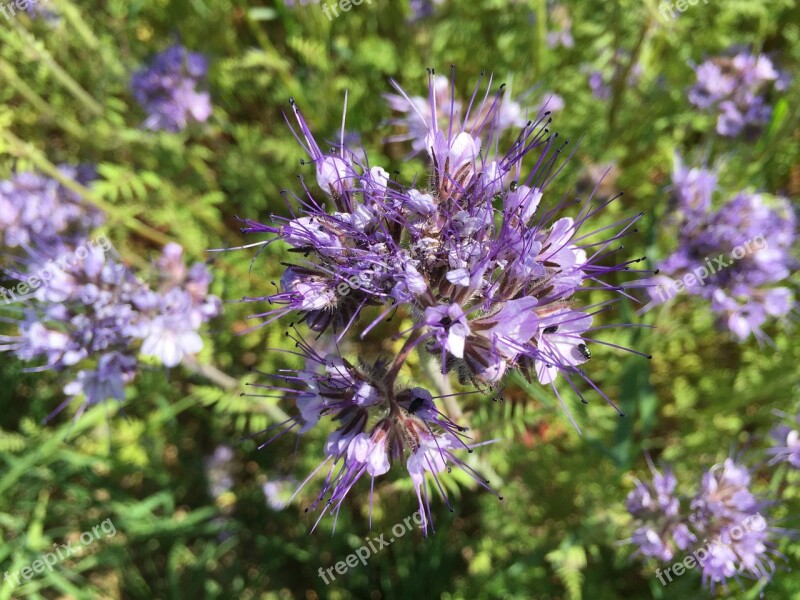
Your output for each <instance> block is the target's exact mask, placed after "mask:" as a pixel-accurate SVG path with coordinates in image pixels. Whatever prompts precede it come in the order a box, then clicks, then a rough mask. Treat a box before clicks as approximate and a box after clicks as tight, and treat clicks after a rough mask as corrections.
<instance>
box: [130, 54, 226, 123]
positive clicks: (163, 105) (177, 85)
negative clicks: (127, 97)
mask: <svg viewBox="0 0 800 600" xmlns="http://www.w3.org/2000/svg"><path fill="white" fill-rule="evenodd" d="M207 71H208V62H207V61H206V59H205V57H204V56H203V55H202V54H198V53H196V52H189V51H188V50H187V49H186V48H184V47H182V46H179V45H175V46H172V47H171V48H168V49H167V50H165V51H164V52H161V53H160V54H157V55H156V56H155V58H154V59H153V61H152V62H151V64H150V65H149V66H148V67H147V68H145V69H142V70H141V71H138V72H137V73H135V74H134V75H133V77H132V78H131V88H132V90H133V94H134V97H135V98H136V101H137V102H138V103H139V104H140V105H141V106H142V108H143V109H144V110H145V112H147V115H148V117H147V119H146V120H145V122H144V127H145V128H147V129H154V130H158V129H163V130H165V131H171V132H177V131H182V130H183V129H185V128H186V127H187V125H188V124H189V123H192V122H195V123H204V122H205V121H206V120H207V119H208V117H209V116H211V99H210V96H209V94H208V92H202V91H199V90H198V88H199V87H202V86H203V85H204V82H205V77H206V73H207Z"/></svg>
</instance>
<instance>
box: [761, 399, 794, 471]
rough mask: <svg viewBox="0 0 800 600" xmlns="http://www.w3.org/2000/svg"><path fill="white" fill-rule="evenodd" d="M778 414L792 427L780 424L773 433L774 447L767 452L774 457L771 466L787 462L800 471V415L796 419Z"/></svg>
mask: <svg viewBox="0 0 800 600" xmlns="http://www.w3.org/2000/svg"><path fill="white" fill-rule="evenodd" d="M777 414H778V415H779V416H781V417H784V418H785V419H786V420H787V421H789V422H790V423H791V425H785V424H780V425H778V426H776V427H775V428H773V430H772V431H771V436H772V438H773V440H774V445H773V447H772V448H770V449H769V450H767V453H768V454H771V455H772V460H771V461H770V464H776V463H781V462H785V463H788V464H789V465H790V466H791V467H792V468H794V469H800V413H798V414H797V415H796V416H794V417H790V416H789V415H787V414H786V413H783V412H780V413H777Z"/></svg>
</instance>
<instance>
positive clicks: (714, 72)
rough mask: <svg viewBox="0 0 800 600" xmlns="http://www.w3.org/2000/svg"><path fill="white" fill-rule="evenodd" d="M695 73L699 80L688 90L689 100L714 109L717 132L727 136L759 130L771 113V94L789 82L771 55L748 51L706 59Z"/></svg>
mask: <svg viewBox="0 0 800 600" xmlns="http://www.w3.org/2000/svg"><path fill="white" fill-rule="evenodd" d="M695 73H696V75H697V83H695V85H694V86H693V87H692V88H691V89H690V90H689V101H690V102H691V103H692V104H693V105H695V106H696V107H698V108H701V109H709V110H713V111H715V112H716V113H717V115H718V116H717V133H719V134H720V135H724V136H727V137H736V136H738V135H739V134H740V133H742V132H745V133H757V132H758V131H759V130H760V128H761V126H762V125H764V124H765V123H767V122H768V121H769V119H770V116H771V115H772V108H771V107H770V105H769V104H768V103H767V95H768V93H769V92H770V91H771V90H772V89H775V90H783V89H785V88H786V86H787V83H788V81H787V79H786V76H785V75H783V74H781V73H780V72H778V71H777V70H776V69H775V67H774V66H773V64H772V61H771V60H770V59H769V58H768V57H766V56H765V55H763V54H759V55H753V54H749V53H746V52H740V53H738V54H736V55H735V56H734V57H733V58H730V57H715V58H711V59H709V60H706V61H705V62H703V63H702V64H700V65H699V66H698V67H697V68H696V69H695Z"/></svg>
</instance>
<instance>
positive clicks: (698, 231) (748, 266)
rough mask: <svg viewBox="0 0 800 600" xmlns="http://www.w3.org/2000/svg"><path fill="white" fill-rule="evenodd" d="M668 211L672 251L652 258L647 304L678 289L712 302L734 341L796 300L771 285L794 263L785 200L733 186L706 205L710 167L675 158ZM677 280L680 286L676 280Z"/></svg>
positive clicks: (712, 177) (712, 182)
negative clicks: (674, 234) (655, 272)
mask: <svg viewBox="0 0 800 600" xmlns="http://www.w3.org/2000/svg"><path fill="white" fill-rule="evenodd" d="M672 180H673V196H674V198H673V208H674V211H673V214H674V215H675V221H676V223H675V226H676V227H677V229H678V250H676V251H675V252H674V253H673V254H671V255H670V256H668V257H667V258H666V259H664V260H663V261H661V262H660V263H659V264H658V267H659V270H660V275H659V276H658V277H656V278H654V280H653V281H654V283H656V284H657V285H656V286H655V287H652V288H650V290H649V292H650V295H651V298H652V302H651V304H650V305H648V306H647V307H645V308H649V307H650V306H652V305H654V304H659V303H662V302H665V301H667V300H669V299H671V298H673V297H674V296H675V295H676V294H677V293H679V292H680V291H681V289H682V288H683V289H685V290H686V292H688V293H689V294H694V295H698V296H702V297H703V298H706V299H707V300H709V301H710V302H711V308H712V310H714V311H715V312H717V313H718V314H719V317H720V321H721V322H722V323H723V324H724V325H725V326H726V327H727V328H728V329H730V331H731V332H732V333H734V335H736V337H737V338H739V339H740V340H745V339H747V338H748V337H749V336H750V334H751V333H752V334H754V335H755V336H756V337H758V338H759V339H763V338H764V337H765V334H764V333H763V331H762V329H761V327H762V325H763V324H764V323H765V322H766V321H767V319H768V318H769V317H782V316H785V315H787V314H789V313H790V312H791V311H792V309H793V307H794V306H795V301H794V296H793V294H792V291H791V290H790V289H789V288H788V287H785V286H777V287H775V284H777V283H781V282H784V281H785V280H787V279H788V277H789V275H790V274H791V273H792V272H793V271H794V270H796V269H797V265H796V261H795V259H794V258H793V257H792V248H793V246H794V244H795V239H796V219H795V215H794V212H793V210H792V206H791V204H790V203H789V202H788V200H786V199H783V198H770V197H768V196H767V195H764V194H751V193H746V192H739V193H738V194H736V195H735V196H734V197H733V198H731V199H730V200H728V201H727V202H725V203H724V204H723V205H722V206H720V207H719V208H718V209H716V210H715V209H713V208H712V194H713V193H714V192H715V190H716V187H717V176H716V173H714V172H713V171H709V170H707V169H701V168H692V169H689V168H687V167H685V166H684V165H683V164H682V162H681V160H680V158H676V166H675V171H674V173H673V177H672ZM679 282H681V283H680V285H679Z"/></svg>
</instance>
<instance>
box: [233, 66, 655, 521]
mask: <svg viewBox="0 0 800 600" xmlns="http://www.w3.org/2000/svg"><path fill="white" fill-rule="evenodd" d="M395 87H396V89H397V90H398V92H399V93H398V95H395V96H390V97H389V101H390V104H391V105H392V108H394V109H395V110H396V111H399V112H405V114H406V115H407V119H404V120H403V121H402V122H403V123H406V121H408V123H407V125H408V127H409V131H410V132H413V133H412V135H410V136H409V137H408V138H407V139H410V140H411V142H412V146H413V148H414V149H415V150H418V151H421V150H424V151H425V155H426V158H427V160H428V165H429V173H430V177H429V178H425V179H424V180H423V181H424V183H420V182H416V181H415V182H414V183H412V184H410V185H404V184H403V183H401V182H399V181H397V180H393V179H391V178H389V176H388V174H387V173H386V171H385V170H384V169H382V168H381V167H380V166H379V165H376V164H372V163H370V162H369V161H368V160H367V159H366V157H363V156H362V155H359V154H355V153H353V152H350V151H348V149H347V148H346V147H345V145H344V144H343V143H341V140H342V138H343V136H344V127H343V130H342V133H341V134H340V136H339V139H340V143H339V144H338V145H337V146H335V147H334V148H333V150H332V151H331V152H330V153H324V152H322V150H321V148H320V146H319V144H318V143H317V141H316V139H315V138H314V135H313V134H312V133H311V130H310V128H309V127H308V124H307V122H306V119H305V117H304V116H303V114H302V113H301V111H300V109H299V108H298V107H297V106H296V105H295V104H294V103H293V104H292V107H293V112H294V116H295V119H296V121H297V131H296V132H295V133H296V135H297V138H298V139H299V140H300V141H301V143H302V144H303V146H304V149H305V150H306V151H307V153H308V155H309V156H310V158H311V162H312V164H313V166H314V170H315V175H316V183H317V188H318V189H316V188H315V189H314V190H312V189H309V188H305V189H304V194H303V197H302V198H301V199H299V200H300V206H299V208H296V207H294V206H290V207H288V208H289V210H288V214H290V215H291V216H290V217H280V216H273V217H272V220H271V222H269V223H266V224H263V223H259V222H257V221H253V220H245V221H244V224H245V227H244V229H243V231H244V232H246V233H259V234H268V235H269V236H270V237H269V238H268V239H267V240H266V241H264V242H263V243H264V245H266V244H271V243H275V242H276V241H280V242H283V244H285V245H286V246H288V251H289V252H290V253H292V255H293V256H294V257H295V260H293V261H289V262H287V263H285V271H284V273H283V276H282V278H281V285H280V288H279V289H278V290H277V291H273V290H268V291H267V292H265V293H264V295H263V296H260V297H252V298H248V299H247V300H248V301H255V300H263V301H265V302H266V303H267V305H268V308H267V310H266V312H263V313H260V314H255V315H253V317H254V318H258V319H261V320H263V324H264V325H266V324H268V323H272V322H273V321H274V320H276V319H278V318H281V317H283V316H285V315H289V314H294V315H295V317H296V318H295V321H294V322H295V323H305V324H306V325H307V326H308V327H309V328H310V329H311V330H313V331H314V332H317V333H319V334H324V333H330V334H333V335H334V336H335V338H334V340H335V341H336V342H337V344H338V342H341V341H342V340H344V338H345V336H347V335H348V334H350V335H351V336H352V337H355V336H356V335H358V336H360V337H361V338H364V337H366V336H368V335H369V334H370V332H372V331H373V329H375V328H376V327H378V326H379V325H381V324H382V323H385V322H387V321H393V322H395V323H397V322H398V321H401V320H403V322H406V323H408V327H407V328H406V329H405V330H404V331H402V332H398V333H397V335H396V336H395V337H396V338H397V339H400V338H405V341H404V343H403V345H402V348H400V349H399V350H398V351H397V352H396V353H395V354H394V356H392V357H390V358H387V359H384V358H380V359H377V360H376V359H374V358H373V359H370V360H366V359H364V358H363V357H361V358H360V359H359V360H346V359H345V357H344V356H341V355H339V351H338V346H337V350H336V351H335V352H334V351H333V350H331V351H330V352H326V353H321V352H320V353H318V352H317V350H316V349H314V348H312V347H311V346H310V345H309V344H307V343H306V342H304V341H303V339H302V338H301V337H300V336H299V334H297V333H296V332H295V335H293V334H292V333H291V332H290V333H289V335H290V336H291V337H292V339H294V341H295V343H296V344H297V347H298V348H300V349H301V351H302V352H301V354H303V355H304V356H305V357H306V359H307V361H308V363H309V364H308V365H307V366H306V368H305V369H303V370H300V371H297V372H293V373H290V374H288V375H287V374H284V373H278V374H275V375H272V377H275V378H276V379H278V380H279V381H280V382H281V385H277V386H271V385H266V384H265V385H263V386H262V387H264V388H267V389H272V390H275V391H278V392H279V393H283V394H287V395H289V396H290V397H293V398H294V399H295V401H296V404H297V409H298V411H299V414H298V415H297V416H296V417H294V418H293V419H291V420H290V421H288V422H287V423H284V424H282V425H283V427H284V429H283V432H282V433H279V434H277V435H278V436H280V435H283V434H284V433H285V432H286V431H289V430H294V429H297V430H299V431H300V432H301V433H302V432H305V431H307V430H309V429H310V428H312V427H314V426H316V425H317V424H318V423H319V422H321V421H324V420H325V418H326V417H330V418H332V419H334V420H335V421H336V423H337V429H336V431H334V433H333V434H331V436H330V437H329V438H328V442H327V444H326V450H325V454H326V458H325V460H324V461H323V465H322V466H321V467H320V470H323V472H327V473H328V474H327V475H326V478H325V482H324V484H323V489H322V492H321V494H320V495H319V497H318V499H317V501H316V502H314V503H313V504H312V507H311V508H314V509H316V508H319V507H320V506H322V503H323V498H325V505H324V507H323V508H322V511H321V512H322V514H325V513H326V511H328V510H331V511H333V512H337V511H338V510H339V508H340V506H341V503H342V501H343V499H344V497H345V495H346V494H347V493H348V492H349V490H350V489H352V487H353V486H354V485H355V484H356V483H357V481H358V480H360V479H361V478H362V477H365V476H369V477H370V479H374V478H376V477H378V476H382V475H384V473H386V471H387V469H389V468H390V467H391V465H392V464H394V463H395V462H397V461H398V460H399V459H401V458H403V459H404V460H406V466H407V468H408V474H409V475H410V477H411V479H412V483H413V485H414V487H415V489H416V493H417V496H418V499H419V501H420V506H421V508H422V509H424V510H423V511H422V513H423V514H428V516H430V507H429V499H428V491H427V490H428V485H427V483H426V482H427V481H429V480H430V479H433V480H435V481H437V482H438V478H439V477H440V476H441V474H442V473H443V472H445V471H446V470H447V468H446V466H447V465H451V464H455V465H458V466H461V467H463V468H465V470H466V471H467V472H469V473H474V471H471V470H470V469H469V468H466V467H465V465H464V464H463V463H462V462H460V459H459V458H458V451H459V450H463V449H471V446H470V445H468V444H467V443H466V442H464V440H463V439H462V438H463V437H464V436H463V432H464V431H465V430H463V429H462V428H460V427H458V426H456V425H455V424H453V423H452V422H450V421H449V420H448V419H447V418H446V417H445V416H444V415H443V414H441V413H439V412H438V410H436V407H435V404H434V402H433V399H432V396H431V394H430V393H428V392H426V391H424V388H417V387H412V388H410V389H409V388H407V387H405V386H401V385H399V384H398V383H397V381H398V375H399V373H400V371H401V370H402V368H403V366H404V365H405V363H406V360H407V359H408V357H409V356H410V355H411V353H412V352H414V351H415V350H423V351H426V352H428V353H431V354H433V355H434V356H436V357H437V358H438V359H440V368H441V370H442V372H443V373H450V372H455V373H456V374H457V375H458V378H459V380H460V381H461V382H462V383H464V384H467V383H472V384H473V385H475V386H477V387H479V388H480V389H486V388H489V389H495V390H496V389H499V388H500V387H501V386H502V385H503V378H504V377H505V376H506V374H508V373H509V372H510V371H512V370H515V369H516V370H519V371H520V372H521V373H522V374H523V375H524V376H525V377H527V378H528V379H532V378H533V377H534V376H537V377H538V378H539V381H540V382H541V383H543V384H546V385H550V386H552V387H553V388H554V390H555V382H556V381H557V379H558V377H559V376H562V377H563V378H564V379H566V385H568V386H569V387H570V389H573V390H575V391H576V393H578V395H579V397H580V392H578V389H577V385H576V384H575V382H574V380H576V379H582V380H585V381H586V382H587V383H588V384H589V385H590V386H591V387H592V388H593V389H595V390H596V389H597V388H596V386H595V385H594V384H593V383H592V382H591V381H590V380H589V378H588V376H587V375H586V373H585V371H584V370H583V368H582V365H584V364H585V363H586V362H587V361H589V360H590V358H591V351H590V349H589V347H588V345H589V344H591V343H594V342H597V343H598V344H602V343H603V342H600V341H599V340H597V339H596V338H594V337H591V336H593V335H594V331H595V329H596V328H593V326H592V319H593V316H594V314H595V313H596V312H598V310H601V309H602V307H603V306H604V305H605V303H601V304H600V305H598V304H596V299H594V298H593V299H592V300H591V301H590V300H588V299H586V300H585V301H584V299H583V297H582V293H583V292H584V291H588V290H585V288H590V287H591V288H593V289H598V288H595V287H594V286H600V289H605V290H606V291H610V292H614V293H617V292H620V291H622V289H621V287H620V284H619V282H618V281H617V280H616V275H617V274H618V273H620V272H622V271H628V272H629V273H637V272H638V271H630V265H631V264H632V262H635V261H631V262H623V263H621V264H614V260H613V255H614V253H615V252H616V250H613V249H611V247H612V245H613V247H617V246H618V243H617V240H619V239H620V238H621V237H624V236H625V235H627V232H629V231H630V230H632V229H633V224H634V223H635V221H636V220H638V218H639V217H640V216H641V215H634V216H631V217H628V218H624V219H622V220H621V221H619V222H618V223H616V224H615V225H612V226H611V227H604V228H603V229H601V230H600V232H601V233H600V235H596V234H597V233H598V232H594V231H592V230H591V227H588V226H587V222H589V221H591V220H592V218H593V216H594V215H595V214H596V212H597V211H598V210H600V208H602V206H600V207H598V206H596V205H594V204H592V203H591V202H588V203H586V205H585V206H584V207H583V209H582V210H577V211H576V212H577V214H575V215H573V216H570V217H567V216H564V217H560V218H559V217H558V214H559V212H560V210H561V209H562V208H565V206H566V205H567V201H566V200H563V201H559V200H553V199H552V194H551V192H550V189H549V187H548V185H549V183H550V181H551V179H552V171H553V169H554V167H556V161H557V156H558V151H557V148H558V146H560V144H557V142H556V138H555V136H554V135H552V134H551V133H550V131H549V129H548V126H549V123H550V119H549V118H548V117H546V116H543V115H542V116H540V117H538V118H537V120H536V121H530V122H529V121H527V120H524V119H523V118H521V112H520V111H518V110H517V109H516V108H515V107H514V106H513V104H512V103H511V102H509V101H508V98H507V94H508V92H506V91H505V90H504V88H503V87H502V86H501V88H500V90H498V91H497V93H495V94H494V95H492V94H490V93H488V92H486V93H483V92H481V89H480V85H479V86H478V87H476V89H475V92H474V93H473V97H472V100H471V101H470V102H469V103H468V104H466V108H462V106H463V105H461V104H460V103H459V102H456V101H455V99H454V98H452V97H451V95H450V87H451V86H450V84H449V83H448V82H447V81H446V80H443V79H441V78H436V77H435V75H434V74H433V73H431V76H430V78H429V85H428V98H427V100H426V101H423V100H422V99H420V98H414V97H409V96H408V94H406V92H404V91H403V90H402V89H401V88H400V87H399V86H397V85H396V84H395ZM462 111H463V112H462ZM415 121H416V123H415ZM511 123H516V124H517V126H519V133H518V135H517V137H516V139H515V141H513V142H512V143H511V144H510V146H509V147H508V148H506V149H505V150H504V151H501V150H500V149H499V148H500V142H499V140H500V139H501V135H502V133H503V132H504V131H507V130H508V128H509V127H510V126H511ZM528 160H530V162H531V165H532V168H531V167H530V166H528V167H525V166H523V162H527V161H528ZM607 204H608V202H606V203H604V204H603V206H606V205H607ZM609 230H615V231H614V232H613V233H608V231H609ZM589 240H591V241H589ZM637 260H639V259H637ZM609 277H615V282H614V283H613V284H610V283H606V282H605V280H606V278H609ZM587 280H589V281H590V282H591V286H586V285H585V283H586V282H587ZM632 285H633V284H632ZM611 301H612V300H609V302H611ZM395 313H399V314H400V315H401V317H398V318H395V317H394V314H395ZM387 327H388V326H385V325H384V326H382V330H383V329H384V328H387ZM381 335H386V333H385V332H384V333H381ZM390 335H391V334H390ZM348 347H352V346H350V345H348ZM352 348H353V354H354V355H355V356H356V357H357V356H359V354H360V353H359V351H358V347H357V345H356V346H355V347H352ZM623 350H625V349H624V348H623ZM632 352H635V351H632ZM562 381H563V380H562ZM556 393H557V392H556ZM598 393H600V395H601V396H602V397H603V398H605V396H604V395H602V392H599V390H598ZM581 399H582V397H581ZM609 402H610V401H609ZM479 479H480V478H479V477H476V480H478V481H479ZM479 483H480V481H479ZM482 485H483V484H482ZM437 489H438V490H439V492H440V495H442V496H443V497H445V500H446V496H445V495H444V491H443V488H442V487H441V486H438V485H437ZM426 511H427V513H426ZM320 516H322V515H320ZM429 521H430V519H428V518H427V517H426V520H425V527H426V528H427V525H428V523H429Z"/></svg>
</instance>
